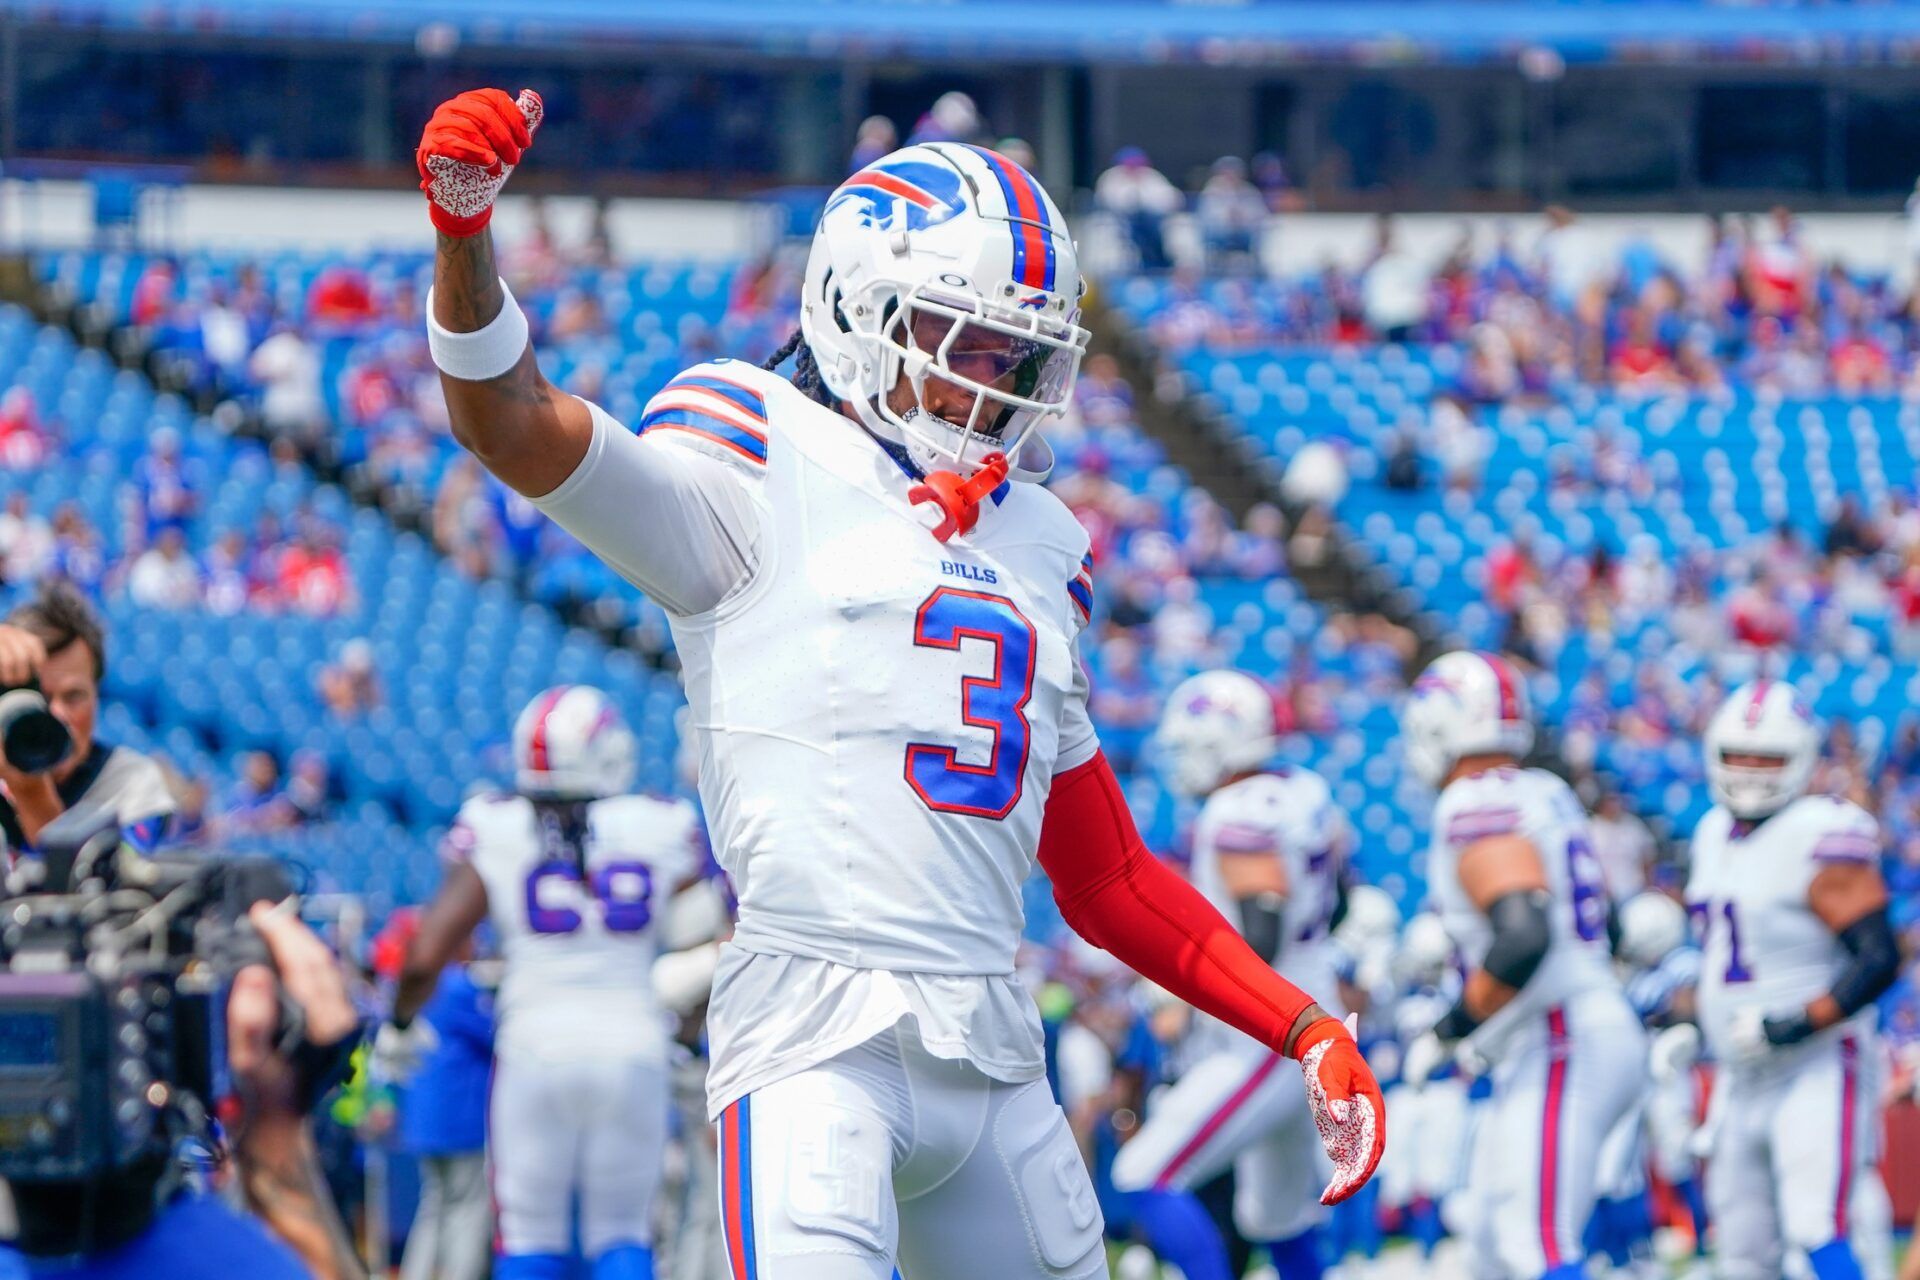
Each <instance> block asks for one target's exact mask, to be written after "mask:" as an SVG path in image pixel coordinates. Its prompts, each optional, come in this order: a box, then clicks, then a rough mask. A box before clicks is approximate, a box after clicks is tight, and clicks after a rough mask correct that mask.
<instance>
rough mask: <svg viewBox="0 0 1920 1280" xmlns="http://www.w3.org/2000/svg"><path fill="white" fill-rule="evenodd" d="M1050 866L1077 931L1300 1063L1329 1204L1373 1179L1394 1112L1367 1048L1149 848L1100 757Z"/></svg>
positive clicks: (1045, 855) (1088, 769)
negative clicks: (1322, 1153) (1327, 1172)
mask: <svg viewBox="0 0 1920 1280" xmlns="http://www.w3.org/2000/svg"><path fill="white" fill-rule="evenodd" d="M1039 856H1040V865H1041V866H1042V867H1043V868H1044V869H1045V870H1046V873H1047V875H1048V876H1050V877H1051V878H1052V880H1053V892H1054V899H1055V901H1057V902H1058V903H1059V904H1060V912H1061V914H1062V915H1063V916H1065V917H1066V921H1067V923H1068V924H1069V925H1071V926H1072V927H1073V929H1074V930H1075V932H1077V933H1079V934H1080V936H1081V937H1083V938H1085V939H1087V940H1088V941H1089V942H1092V943H1094V944H1095V945H1097V946H1099V947H1101V948H1103V949H1104V950H1106V951H1109V952H1111V953H1112V954H1113V955H1114V956H1115V957H1117V958H1118V959H1120V960H1122V961H1124V962H1125V963H1126V964H1128V965H1130V966H1132V967H1133V968H1134V969H1135V970H1137V971H1138V972H1139V973H1141V974H1143V975H1144V976H1146V977H1148V978H1151V979H1152V980H1153V981H1155V982H1157V983H1159V984H1160V985H1161V986H1163V987H1165V988H1166V989H1167V990H1169V991H1171V992H1172V993H1173V994H1175V995H1177V996H1179V997H1180V998H1181V999H1183V1000H1185V1001H1187V1002H1188V1003H1189V1004H1192V1005H1194V1006H1195V1007H1197V1008H1200V1009H1203V1010H1205V1011H1206V1012H1208V1013H1211V1014H1213V1015H1214V1016H1215V1017H1217V1018H1219V1019H1221V1020H1222V1021H1223V1022H1226V1023H1228V1024H1229V1025H1231V1026H1234V1027H1238V1028H1239V1029H1240V1030H1241V1031H1244V1032H1246V1033H1247V1034H1248V1035H1250V1036H1252V1037H1253V1038H1254V1039H1256V1040H1258V1041H1260V1042H1261V1043H1262V1044H1265V1045H1268V1046H1270V1047H1271V1048H1273V1049H1274V1050H1275V1051H1276V1052H1279V1053H1284V1054H1287V1055H1288V1056H1290V1057H1295V1058H1298V1059H1300V1062H1301V1069H1302V1070H1303V1071H1304V1072H1305V1073H1306V1077H1307V1093H1308V1097H1309V1099H1310V1101H1311V1102H1312V1105H1313V1112H1314V1122H1315V1124H1316V1126H1317V1127H1318V1128H1319V1130H1320V1138H1321V1141H1322V1142H1323V1143H1325V1145H1326V1147H1327V1153H1328V1154H1329V1155H1330V1156H1331V1157H1332V1158H1333V1162H1334V1176H1333V1181H1332V1182H1330V1183H1329V1184H1328V1185H1327V1189H1326V1191H1325V1192H1324V1193H1323V1194H1322V1196H1321V1200H1322V1202H1323V1203H1326V1204H1333V1203H1335V1202H1337V1201H1340V1200H1344V1199H1346V1198H1347V1197H1348V1196H1350V1195H1352V1194H1353V1193H1354V1192H1355V1191H1357V1190H1359V1189H1360V1187H1361V1186H1362V1185H1363V1184H1364V1183H1365V1182H1366V1181H1367V1179H1368V1178H1369V1177H1371V1176H1372V1175H1373V1171H1374V1168H1375V1167H1376V1166H1377V1165H1378V1164H1379V1163H1380V1153H1381V1151H1382V1150H1383V1149H1384V1148H1385V1144H1386V1107H1385V1104H1384V1103H1383V1102H1382V1101H1381V1097H1380V1086H1379V1085H1378V1084H1377V1083H1376V1082H1375V1081H1374V1078H1373V1072H1372V1071H1371V1070H1369V1069H1368V1067H1367V1062H1366V1059H1365V1058H1363V1057H1361V1055H1360V1050H1359V1046H1358V1045H1356V1044H1355V1043H1354V1040H1353V1037H1352V1035H1351V1034H1350V1033H1349V1032H1348V1031H1347V1029H1346V1027H1345V1026H1344V1025H1343V1024H1342V1023H1341V1022H1340V1021H1339V1019H1337V1018H1334V1017H1333V1016H1331V1015H1330V1014H1328V1013H1327V1011H1326V1010H1324V1009H1322V1008H1321V1007H1320V1006H1319V1005H1317V1004H1315V1003H1314V1002H1313V998H1312V997H1311V996H1309V995H1307V994H1306V993H1305V992H1303V991H1301V990H1300V989H1299V988H1298V987H1296V986H1294V985H1293V984H1292V983H1290V982H1288V981H1287V980H1286V979H1285V978H1282V977H1281V976H1280V975H1279V974H1277V973H1275V972H1274V971H1273V969H1272V967H1271V966H1270V965H1269V964H1268V963H1267V962H1266V961H1264V960H1262V959H1261V958H1260V957H1259V956H1257V955H1255V954H1254V952H1253V950H1252V948H1250V947H1248V946H1247V944H1246V942H1245V940H1243V939H1242V938H1241V937H1240V935H1239V933H1238V932H1236V931H1235V930H1234V928H1233V926H1232V925H1230V924H1228V923H1227V921H1226V919H1225V918H1224V917H1222V916H1221V915H1220V913H1219V912H1218V911H1216V910H1214V908H1213V906H1212V905H1211V904H1210V903H1208V901H1207V900H1206V899H1205V898H1204V897H1202V896H1201V895H1200V893H1199V891H1198V890H1196V889H1194V887H1193V886H1192V885H1190V884H1188V883H1187V882H1186V881H1185V880H1183V879H1182V878H1181V877H1180V876H1179V875H1177V874H1175V873H1174V872H1173V871H1172V870H1171V869H1169V868H1168V867H1166V866H1165V865H1164V864H1162V863H1161V862H1160V861H1159V859H1157V858H1155V857H1154V856H1153V855H1152V854H1151V853H1149V852H1148V851H1147V848H1146V845H1145V844H1144V843H1142V842H1141V839H1140V833H1139V831H1138V830H1137V829H1136V828H1135V826H1134V823H1133V815H1132V814H1131V813H1130V812H1129V811H1128V809H1127V803H1126V797H1125V796H1124V795H1122V794H1121V791H1120V782H1119V779H1117V778H1115V777H1114V774H1113V769H1112V767H1111V766H1109V765H1108V764H1107V760H1106V757H1105V755H1103V754H1099V753H1096V754H1095V755H1094V757H1093V758H1092V759H1091V760H1089V761H1087V762H1086V763H1085V764H1082V765H1079V766H1077V767H1075V768H1072V769H1068V770H1066V771H1065V772H1063V773H1059V774H1056V775H1055V776H1054V779H1053V791H1052V794H1051V795H1050V796H1049V797H1048V800H1047V811H1046V817H1045V820H1044V821H1043V822H1042V823H1041V827H1040V855H1039Z"/></svg>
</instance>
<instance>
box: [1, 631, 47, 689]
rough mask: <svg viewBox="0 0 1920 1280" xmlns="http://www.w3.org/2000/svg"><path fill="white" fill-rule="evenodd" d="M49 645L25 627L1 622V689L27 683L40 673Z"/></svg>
mask: <svg viewBox="0 0 1920 1280" xmlns="http://www.w3.org/2000/svg"><path fill="white" fill-rule="evenodd" d="M46 660H47V646H46V645H45V644H43V643H41V640H40V637H39V636H36V635H35V634H33V632H31V631H28V630H27V629H26V628H25V627H15V626H10V625H8V624H7V623H4V622H0V689H4V688H11V687H12V686H14V685H18V684H25V683H26V682H27V681H29V680H31V679H33V678H34V677H35V676H37V675H39V674H40V667H41V664H42V663H44V662H46Z"/></svg>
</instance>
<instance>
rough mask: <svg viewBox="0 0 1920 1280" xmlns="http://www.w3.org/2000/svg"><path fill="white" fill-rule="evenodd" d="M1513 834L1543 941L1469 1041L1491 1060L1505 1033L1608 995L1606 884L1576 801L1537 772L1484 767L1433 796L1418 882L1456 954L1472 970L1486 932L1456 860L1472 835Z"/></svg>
mask: <svg viewBox="0 0 1920 1280" xmlns="http://www.w3.org/2000/svg"><path fill="white" fill-rule="evenodd" d="M1495 836H1521V837H1524V838H1525V839H1526V840H1527V841H1528V843H1530V844H1532V845H1533V848H1534V851H1535V852H1536V853H1537V854H1538V855H1539V858H1540V869H1541V871H1542V872H1544V873H1545V876H1546V881H1547V890H1548V892H1549V893H1550V894H1551V895H1552V898H1553V904H1552V908H1551V909H1550V911H1549V912H1548V921H1549V925H1550V927H1551V929H1552V937H1553V941H1552V944H1551V945H1550V946H1549V947H1548V948H1547V955H1546V959H1544V960H1543V961H1541V964H1540V967H1539V969H1537V970H1536V971H1535V972H1534V975H1533V977H1532V978H1530V979H1529V980H1528V981H1527V985H1526V986H1525V987H1524V988H1522V989H1521V991H1520V994H1519V995H1517V996H1515V997H1514V998H1513V1000H1512V1001H1511V1002H1510V1003H1509V1004H1507V1005H1506V1006H1505V1007H1503V1008H1502V1009H1501V1010H1500V1011H1499V1012H1498V1013H1495V1014H1494V1015H1493V1016H1492V1017H1491V1018H1489V1019H1487V1021H1486V1024H1485V1025H1484V1026H1483V1027H1482V1028H1481V1029H1480V1031H1478V1032H1476V1033H1475V1043H1476V1044H1478V1045H1480V1046H1481V1048H1482V1050H1483V1051H1484V1052H1486V1053H1488V1054H1490V1055H1492V1056H1494V1057H1496V1058H1497V1057H1498V1056H1499V1054H1500V1052H1501V1049H1502V1047H1503V1045H1504V1044H1505V1043H1506V1042H1507V1039H1508V1036H1509V1034H1511V1033H1512V1032H1514V1031H1518V1030H1519V1029H1520V1028H1522V1027H1523V1026H1525V1025H1527V1024H1538V1023H1540V1021H1541V1018H1540V1015H1543V1014H1545V1013H1546V1012H1547V1011H1548V1010H1549V1009H1551V1008H1553V1007H1554V1006H1555V1005H1558V1004H1562V1003H1564V1002H1565V1001H1567V1000H1569V999H1571V998H1573V997H1574V996H1577V995H1582V994H1584V993H1586V992H1588V991H1594V990H1612V991H1614V992H1616V993H1617V992H1618V991H1619V989H1620V984H1619V982H1618V981H1617V980H1616V979H1615V977H1614V975H1613V967H1612V964H1611V963H1610V961H1609V959H1608V953H1607V891H1606V881H1605V880H1604V879H1603V878H1602V876H1601V872H1600V862H1599V859H1598V858H1596V857H1595V856H1594V852H1593V838H1592V834H1591V832H1590V829H1589V827H1588V823H1587V811H1586V808H1585V807H1584V806H1583V805H1582V804H1581V803H1580V800H1579V797H1577V796H1575V795H1574V794H1573V791H1572V789H1571V788H1569V787H1568V786H1567V784H1566V783H1565V782H1563V781H1561V780H1560V779H1559V778H1557V777H1555V776H1554V775H1553V774H1551V773H1548V772H1547V771H1546V770H1544V769H1513V768H1503V769H1489V770H1487V771H1486V772H1484V773H1478V774H1474V775H1473V776H1471V777H1467V778H1461V779H1460V780H1459V781H1457V782H1454V783H1452V784H1451V785H1450V786H1448V787H1447V788H1446V789H1445V790H1444V791H1442V792H1441V793H1440V803H1439V804H1438V805H1437V806H1436V807H1435V809H1434V813H1433V854H1432V858H1431V860H1430V862H1429V864H1428V867H1427V885H1428V890H1429V892H1430V893H1431V894H1432V897H1433V900H1434V904H1435V906H1436V907H1437V908H1438V909H1439V912H1440V920H1441V923H1442V924H1444V925H1445V926H1446V929H1447V933H1448V935H1449V936H1450V937H1452V939H1453V943H1454V946H1455V947H1456V948H1458V950H1459V952H1460V955H1461V958H1462V959H1463V960H1465V962H1466V963H1467V965H1468V966H1469V967H1471V968H1475V969H1477V968H1479V967H1480V965H1481V963H1482V962H1483V961H1484V960H1485V959H1486V954H1487V948H1488V947H1489V946H1490V945H1491V944H1492V942H1493V929H1492V926H1491V925H1489V924H1488V922H1487V918H1486V916H1485V915H1484V914H1482V912H1481V911H1480V909H1479V908H1478V907H1476V906H1474V904H1473V902H1472V900H1471V899H1469V898H1468V897H1467V894H1466V891H1465V890H1464V889H1463V888H1462V887H1461V885H1460V857H1461V855H1462V854H1463V853H1465V852H1466V850H1467V849H1468V848H1469V847H1471V846H1472V845H1473V844H1475V843H1476V842H1477V841H1480V840H1485V839H1489V838H1492V837H1495Z"/></svg>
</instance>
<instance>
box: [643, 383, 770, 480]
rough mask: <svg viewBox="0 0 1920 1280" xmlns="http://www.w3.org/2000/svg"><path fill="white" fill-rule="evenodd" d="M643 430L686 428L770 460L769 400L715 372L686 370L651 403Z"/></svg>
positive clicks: (749, 455) (744, 454) (745, 454)
mask: <svg viewBox="0 0 1920 1280" xmlns="http://www.w3.org/2000/svg"><path fill="white" fill-rule="evenodd" d="M638 429H639V432H640V434H642V435H645V434H646V433H647V432H649V431H655V430H658V431H684V432H686V433H687V434H689V435H694V436H699V437H700V438H701V439H703V440H709V441H711V442H713V443H714V444H718V445H721V446H723V447H725V448H727V449H731V450H732V451H733V452H734V453H737V454H739V455H740V456H741V457H743V458H745V459H747V460H748V461H750V462H757V463H760V464H761V465H763V466H764V465H765V464H766V461H767V401H766V397H764V396H762V395H761V394H760V393H759V392H758V391H755V390H754V389H753V388H752V387H749V386H747V385H746V384H745V383H743V382H736V381H734V380H733V379H732V378H723V377H720V376H719V375H718V374H712V373H684V374H681V375H680V376H679V377H678V378H675V379H674V380H673V381H672V382H669V383H668V384H667V386H666V389H665V390H663V391H662V392H661V393H660V394H659V395H657V396H655V397H654V398H653V399H651V400H649V401H648V402H647V408H646V412H645V414H643V415H642V417H641V419H640V426H639V428H638Z"/></svg>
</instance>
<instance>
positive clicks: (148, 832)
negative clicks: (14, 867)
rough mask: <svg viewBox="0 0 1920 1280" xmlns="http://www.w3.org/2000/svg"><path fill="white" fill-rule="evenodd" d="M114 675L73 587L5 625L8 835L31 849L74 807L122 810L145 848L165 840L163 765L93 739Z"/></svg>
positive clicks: (131, 837)
mask: <svg viewBox="0 0 1920 1280" xmlns="http://www.w3.org/2000/svg"><path fill="white" fill-rule="evenodd" d="M106 671H107V645H106V634H105V632H104V631H103V630H102V629H101V626H100V620H99V619H98V618H97V617H96V616H95V615H94V612H93V610H92V609H91V608H90V607H89V606H88V604H87V602H86V600H85V599H83V598H82V597H81V596H80V594H79V593H78V592H77V591H75V590H74V589H73V588H72V587H71V586H68V585H66V584H55V585H53V586H50V587H48V588H46V589H45V590H43V591H42V592H41V594H40V596H39V597H38V598H37V599H35V600H33V601H31V602H29V603H27V604H24V605H21V606H20V607H19V608H17V609H15V610H14V611H13V613H12V615H11V616H9V617H8V618H7V620H6V621H5V622H4V623H0V836H4V837H5V842H6V843H7V844H8V845H10V846H11V847H13V848H15V849H22V848H31V847H32V846H33V845H34V844H35V843H36V841H37V840H38V839H39V836H40V832H41V831H42V830H43V829H44V828H45V827H46V826H47V824H48V823H50V822H52V821H53V820H54V819H55V818H58V817H59V816H60V815H61V814H62V813H65V812H68V811H70V810H71V811H74V812H76V813H79V814H82V815H84V814H87V813H92V812H96V811H98V812H104V811H107V810H113V811H117V812H118V814H119V815H120V822H121V825H122V828H123V831H122V834H123V836H124V837H125V839H126V841H127V843H129V844H131V845H133V846H134V847H135V848H137V849H139V850H140V851H141V852H143V853H150V852H152V851H153V849H154V848H155V846H157V845H158V844H159V843H160V841H161V840H162V839H163V838H164V837H165V835H166V831H167V826H168V819H169V818H170V817H171V816H172V814H173V811H174V800H173V796H172V793H171V792H170V791H169V790H168V789H167V783H166V777H165V775H164V774H163V773H162V772H161V771H160V767H159V765H157V764H156V763H154V761H152V760H150V759H148V758H147V757H146V756H143V755H141V754H140V753H138V752H136V751H132V750H129V749H128V748H126V747H116V746H113V745H111V744H108V743H105V742H101V741H100V740H99V739H97V738H95V737H94V727H95V725H96V723H97V722H98V719H99V714H100V682H101V681H102V680H103V679H104V678H105V676H106ZM42 700H44V701H42ZM47 713H51V717H52V722H51V723H50V722H49V721H48V719H47ZM61 730H64V741H62V735H61ZM49 758H51V759H49Z"/></svg>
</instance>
